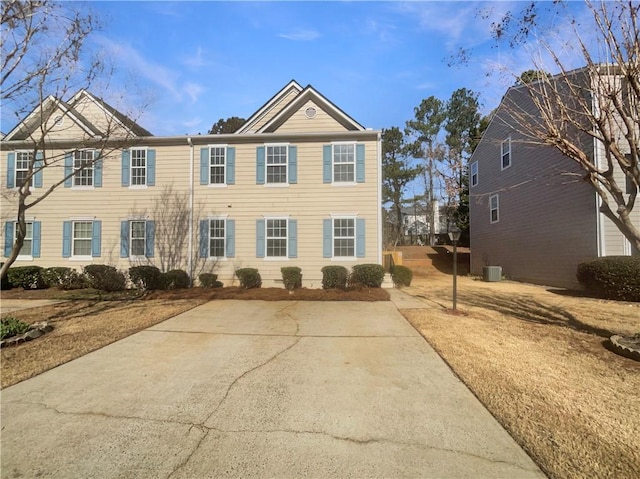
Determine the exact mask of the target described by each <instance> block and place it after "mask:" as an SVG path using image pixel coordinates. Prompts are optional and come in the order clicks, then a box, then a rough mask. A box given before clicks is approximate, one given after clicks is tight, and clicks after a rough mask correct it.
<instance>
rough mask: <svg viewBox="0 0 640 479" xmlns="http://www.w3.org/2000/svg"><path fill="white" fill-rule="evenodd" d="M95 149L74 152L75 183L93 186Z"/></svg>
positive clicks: (75, 184)
mask: <svg viewBox="0 0 640 479" xmlns="http://www.w3.org/2000/svg"><path fill="white" fill-rule="evenodd" d="M93 153H94V152H93V150H79V151H75V152H74V153H73V170H74V173H75V174H74V177H73V185H74V186H93V166H94V157H93Z"/></svg>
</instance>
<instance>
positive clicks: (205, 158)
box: [200, 147, 209, 185]
mask: <svg viewBox="0 0 640 479" xmlns="http://www.w3.org/2000/svg"><path fill="white" fill-rule="evenodd" d="M200 184H201V185H208V184H209V148H208V147H207V148H200Z"/></svg>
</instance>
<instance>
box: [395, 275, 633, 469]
mask: <svg viewBox="0 0 640 479" xmlns="http://www.w3.org/2000/svg"><path fill="white" fill-rule="evenodd" d="M423 273H427V274H422V275H416V276H414V282H413V284H412V286H411V287H409V288H406V289H405V291H406V292H408V293H410V294H412V295H414V296H417V297H421V298H423V299H424V302H425V309H417V310H404V311H402V313H403V314H404V315H405V316H406V317H407V319H408V320H409V321H410V322H411V323H412V324H413V325H414V326H415V327H416V328H417V329H418V330H419V331H420V332H421V334H422V335H423V336H424V337H425V339H426V340H427V341H428V342H429V343H430V344H431V345H432V346H433V347H434V348H435V349H436V350H437V351H438V353H439V354H440V355H441V356H442V357H443V358H444V359H445V360H446V361H447V362H448V364H449V365H450V366H451V368H452V369H453V370H454V371H455V372H456V374H457V375H458V376H459V377H460V378H461V379H462V381H464V382H465V383H466V384H467V386H468V387H469V388H470V389H471V390H472V391H473V392H474V393H475V394H476V396H477V397H478V398H479V399H480V400H481V401H482V402H483V403H484V405H485V406H486V407H487V408H488V409H489V410H490V411H491V413H492V414H493V415H494V416H495V417H496V418H497V419H498V420H499V421H500V422H501V423H502V424H503V426H504V427H505V428H506V429H507V430H508V431H509V433H510V434H511V435H512V436H513V437H514V438H515V439H516V441H518V443H519V444H520V445H521V446H522V447H523V448H524V449H525V450H526V451H527V452H528V453H529V454H530V455H531V457H532V458H533V459H534V460H535V461H536V462H537V463H538V464H539V465H540V466H541V467H542V469H543V470H544V471H545V472H546V473H547V474H548V475H549V476H551V477H554V478H586V477H589V478H605V477H606V478H632V477H634V478H635V477H640V432H639V431H640V396H639V394H640V363H639V362H636V361H633V360H631V359H626V358H624V357H621V356H618V355H616V354H614V353H612V352H610V351H608V350H607V349H605V348H604V347H603V341H604V339H605V338H606V337H608V336H609V335H610V333H611V334H613V333H622V334H627V335H628V334H633V333H637V332H640V304H639V303H624V302H614V301H606V300H598V299H592V298H584V297H576V296H570V295H566V294H562V293H563V292H562V291H556V292H552V291H551V290H548V289H547V288H544V287H541V286H535V285H525V284H521V283H515V282H499V283H485V282H482V281H479V280H477V279H472V278H470V277H462V278H459V282H458V310H459V311H460V312H461V313H463V314H461V315H452V314H450V312H449V311H447V310H448V309H449V308H451V299H452V286H451V276H450V275H446V274H443V273H439V272H437V271H435V270H433V269H431V270H425V271H423Z"/></svg>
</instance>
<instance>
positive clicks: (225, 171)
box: [208, 145, 266, 188]
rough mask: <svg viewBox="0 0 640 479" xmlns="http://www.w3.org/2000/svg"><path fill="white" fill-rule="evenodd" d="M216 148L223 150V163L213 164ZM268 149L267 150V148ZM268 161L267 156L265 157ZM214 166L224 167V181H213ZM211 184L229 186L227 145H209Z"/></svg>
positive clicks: (212, 185)
mask: <svg viewBox="0 0 640 479" xmlns="http://www.w3.org/2000/svg"><path fill="white" fill-rule="evenodd" d="M214 150H222V164H216V165H214V164H213V152H214ZM265 151H266V150H265ZM265 162H266V157H265ZM213 168H222V182H220V183H212V182H211V174H212V171H213ZM208 172H209V173H208V175H209V180H208V181H209V183H208V184H209V186H211V187H214V188H215V187H222V186H227V145H210V146H209V168H208Z"/></svg>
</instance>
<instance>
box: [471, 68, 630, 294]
mask: <svg viewBox="0 0 640 479" xmlns="http://www.w3.org/2000/svg"><path fill="white" fill-rule="evenodd" d="M585 81H586V79H585ZM506 105H512V106H513V105H517V108H518V109H519V111H521V112H527V113H531V114H532V113H533V112H534V111H536V110H535V108H534V106H533V103H532V101H531V98H530V96H529V94H528V92H527V90H526V88H524V87H522V86H520V87H512V88H510V89H509V90H508V91H507V93H506V94H505V97H504V98H503V100H502V102H501V104H500V106H499V107H498V108H497V110H496V112H495V113H494V116H493V119H492V121H491V122H490V124H489V127H488V128H487V130H486V132H485V133H484V136H483V138H482V140H481V142H480V144H479V145H478V147H477V148H476V150H475V152H474V154H473V156H472V157H471V159H470V160H469V174H470V178H469V188H470V190H469V191H470V200H469V203H470V205H469V208H470V233H471V272H472V274H477V275H481V274H483V267H484V266H501V267H502V272H503V275H505V276H506V277H507V278H510V279H514V280H518V281H526V282H531V283H537V284H544V285H550V286H558V287H566V288H578V287H579V283H578V282H577V280H576V268H577V265H578V264H579V263H581V262H584V261H589V260H593V259H595V258H597V257H601V256H612V255H630V254H632V253H633V252H632V249H631V245H630V243H629V241H628V240H626V238H624V236H623V235H622V233H620V231H619V230H618V229H617V228H616V226H615V225H614V224H613V223H612V222H611V221H610V220H609V219H607V218H606V217H605V216H604V215H603V214H601V213H600V212H599V206H600V200H599V197H598V196H597V195H596V193H595V191H594V190H593V188H592V187H591V186H590V185H589V184H588V183H586V182H584V181H581V179H582V177H583V176H584V171H583V170H582V169H581V168H580V167H579V166H578V165H577V164H576V163H575V162H573V161H572V160H570V159H569V158H567V157H565V156H564V155H562V154H561V153H560V152H559V151H558V150H557V149H556V148H553V147H550V146H543V145H541V144H539V143H536V142H532V141H531V137H530V136H529V135H528V132H527V131H526V128H523V126H522V124H521V123H520V122H519V121H518V120H517V119H515V118H514V115H513V114H512V113H511V111H513V109H510V108H508V107H507V106H506ZM576 134H578V133H576ZM578 141H581V140H580V139H578ZM583 141H584V142H587V143H586V151H589V153H590V157H591V158H592V161H594V162H596V163H597V162H598V161H599V155H600V156H601V154H602V153H601V151H602V148H601V146H600V145H598V144H597V143H596V144H594V142H593V141H592V140H590V139H588V138H587V137H586V135H584V137H583ZM617 174H618V180H619V181H621V182H620V183H619V184H622V185H624V184H625V182H624V174H623V173H622V172H621V171H620V172H617ZM633 215H634V216H633V221H634V222H636V223H635V224H637V225H639V226H640V209H638V208H636V209H635V211H633Z"/></svg>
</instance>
